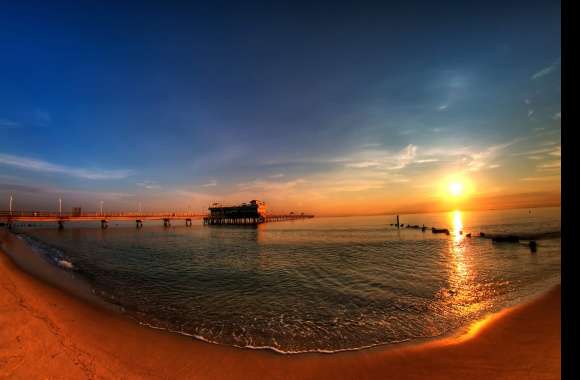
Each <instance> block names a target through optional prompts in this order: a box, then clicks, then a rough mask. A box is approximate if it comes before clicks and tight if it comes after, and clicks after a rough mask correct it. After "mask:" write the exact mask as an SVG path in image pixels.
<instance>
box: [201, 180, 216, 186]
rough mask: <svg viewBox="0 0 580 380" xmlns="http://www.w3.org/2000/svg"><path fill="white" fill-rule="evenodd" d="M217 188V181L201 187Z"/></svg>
mask: <svg viewBox="0 0 580 380" xmlns="http://www.w3.org/2000/svg"><path fill="white" fill-rule="evenodd" d="M215 186H217V181H216V180H215V179H212V180H211V181H209V182H208V183H204V184H203V185H201V187H215Z"/></svg>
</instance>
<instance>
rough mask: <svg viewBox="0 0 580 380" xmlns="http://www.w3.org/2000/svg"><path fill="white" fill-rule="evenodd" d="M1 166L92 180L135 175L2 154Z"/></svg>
mask: <svg viewBox="0 0 580 380" xmlns="http://www.w3.org/2000/svg"><path fill="white" fill-rule="evenodd" d="M0 164H1V165H8V166H13V167H16V168H19V169H25V170H30V171H35V172H41V173H55V174H64V175H67V176H71V177H77V178H83V179H92V180H107V179H123V178H127V177H128V176H130V175H131V174H132V173H133V172H132V171H131V170H97V169H86V168H73V167H68V166H62V165H57V164H52V163H50V162H47V161H42V160H37V159H34V158H28V157H21V156H13V155H9V154H2V153H0Z"/></svg>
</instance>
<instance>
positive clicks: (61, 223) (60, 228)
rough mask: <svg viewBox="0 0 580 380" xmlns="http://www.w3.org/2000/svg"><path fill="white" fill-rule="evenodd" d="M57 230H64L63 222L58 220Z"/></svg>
mask: <svg viewBox="0 0 580 380" xmlns="http://www.w3.org/2000/svg"><path fill="white" fill-rule="evenodd" d="M58 229H59V230H64V220H59V221H58Z"/></svg>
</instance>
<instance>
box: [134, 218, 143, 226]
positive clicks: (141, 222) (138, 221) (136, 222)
mask: <svg viewBox="0 0 580 380" xmlns="http://www.w3.org/2000/svg"><path fill="white" fill-rule="evenodd" d="M135 224H136V227H137V228H142V227H143V221H142V220H141V219H137V220H136V221H135Z"/></svg>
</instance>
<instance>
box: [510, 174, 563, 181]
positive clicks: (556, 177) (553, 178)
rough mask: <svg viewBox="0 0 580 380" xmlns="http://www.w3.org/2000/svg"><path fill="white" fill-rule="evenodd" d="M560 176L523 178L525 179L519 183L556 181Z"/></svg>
mask: <svg viewBox="0 0 580 380" xmlns="http://www.w3.org/2000/svg"><path fill="white" fill-rule="evenodd" d="M559 179H560V176H558V175H554V176H546V177H525V178H521V179H520V180H521V181H533V182H536V181H556V180H559Z"/></svg>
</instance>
